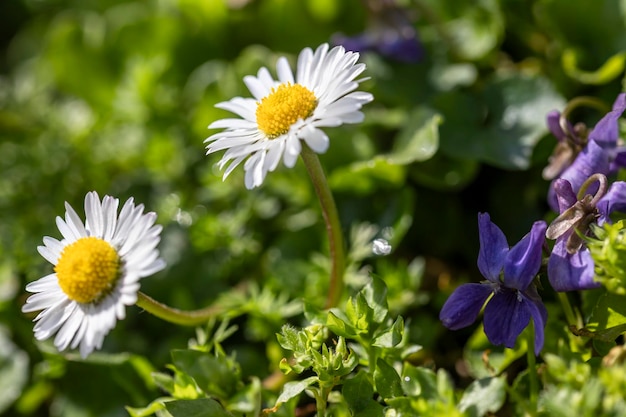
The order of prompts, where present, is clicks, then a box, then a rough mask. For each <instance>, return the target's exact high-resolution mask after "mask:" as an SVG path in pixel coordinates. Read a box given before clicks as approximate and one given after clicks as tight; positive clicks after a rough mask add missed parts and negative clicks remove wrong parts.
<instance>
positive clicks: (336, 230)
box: [300, 143, 346, 308]
mask: <svg viewBox="0 0 626 417" xmlns="http://www.w3.org/2000/svg"><path fill="white" fill-rule="evenodd" d="M300 155H301V156H302V160H303V161H304V165H305V166H306V169H307V171H308V173H309V176H310V177H311V181H312V182H313V187H314V188H315V193H316V194H317V197H318V199H319V201H320V205H321V206H322V215H323V217H324V222H325V223H326V233H327V235H328V242H329V246H330V258H331V260H332V268H331V271H330V282H329V285H328V296H327V298H326V307H327V308H331V307H335V306H336V305H337V303H338V302H339V300H340V299H341V292H342V291H343V274H344V272H345V268H346V266H345V263H346V260H345V254H344V247H343V244H344V243H343V234H342V231H341V223H340V222H339V214H338V213H337V206H336V205H335V199H334V198H333V194H332V193H331V191H330V187H329V186H328V182H327V181H326V175H324V169H323V168H322V164H321V163H320V160H319V158H318V156H317V154H316V153H315V152H313V151H312V150H311V148H309V147H308V146H307V145H306V143H302V152H301V153H300Z"/></svg>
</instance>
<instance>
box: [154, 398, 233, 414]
mask: <svg viewBox="0 0 626 417" xmlns="http://www.w3.org/2000/svg"><path fill="white" fill-rule="evenodd" d="M165 408H166V409H167V411H169V413H170V414H171V415H172V416H173V417H233V415H232V414H231V413H229V412H228V411H226V410H224V407H222V406H221V405H220V403H218V402H217V401H215V400H214V399H211V398H198V399H197V400H177V401H170V402H167V403H165Z"/></svg>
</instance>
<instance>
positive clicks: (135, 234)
mask: <svg viewBox="0 0 626 417" xmlns="http://www.w3.org/2000/svg"><path fill="white" fill-rule="evenodd" d="M118 206H119V200H118V199H116V198H113V197H110V196H104V198H103V199H102V201H100V197H99V196H98V194H97V193H96V192H95V191H93V192H90V193H87V195H86V196H85V217H86V221H85V223H83V221H82V220H81V219H80V218H79V216H78V214H76V212H75V211H74V209H73V208H72V207H71V206H70V205H69V204H67V203H65V210H66V211H65V218H64V219H63V218H61V217H57V219H56V223H57V227H58V228H59V231H60V232H61V235H62V236H63V239H62V240H60V241H59V240H57V239H54V238H52V237H48V236H46V237H44V238H43V243H44V246H39V247H38V248H37V249H38V251H39V253H40V254H41V256H43V257H44V258H45V259H46V260H47V261H48V262H50V263H51V264H53V265H54V273H52V274H50V275H47V276H45V277H43V278H40V279H39V280H37V281H34V282H31V283H29V284H28V285H27V286H26V291H29V292H32V293H34V294H33V295H31V296H30V297H28V299H27V300H26V304H24V306H23V307H22V311H23V312H25V313H29V312H34V311H41V312H40V313H39V314H38V315H37V317H35V319H34V321H35V322H36V324H35V329H34V331H35V337H36V338H37V339H38V340H45V339H48V338H49V337H51V336H52V335H53V334H55V333H56V337H55V338H54V344H55V346H56V347H57V348H58V349H59V350H60V351H63V350H65V349H67V348H68V347H69V348H72V349H74V348H77V347H79V348H80V354H81V356H83V357H86V356H87V355H89V354H90V353H91V352H92V351H93V350H94V349H100V348H101V347H102V342H103V340H104V337H105V336H106V335H107V334H108V333H109V331H111V329H113V328H114V327H115V324H116V321H117V320H122V319H123V318H124V317H125V307H126V306H127V305H132V304H134V303H135V302H136V301H137V291H139V280H140V279H141V278H144V277H147V276H149V275H152V274H154V273H155V272H158V271H160V270H161V269H163V268H164V267H165V262H164V261H163V260H162V259H161V258H159V251H158V250H157V248H156V246H157V245H158V243H159V241H160V236H159V235H160V233H161V229H162V227H161V226H159V225H154V222H155V220H156V214H155V213H152V212H150V213H145V214H144V213H143V210H144V207H143V205H141V204H140V205H138V206H135V204H134V203H133V199H132V198H131V199H129V200H128V201H126V203H125V204H124V206H123V207H122V210H121V212H120V213H119V215H118V212H117V209H118Z"/></svg>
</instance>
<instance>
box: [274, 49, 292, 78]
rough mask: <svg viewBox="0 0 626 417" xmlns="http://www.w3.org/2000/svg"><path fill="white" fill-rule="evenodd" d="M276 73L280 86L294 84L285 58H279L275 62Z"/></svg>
mask: <svg viewBox="0 0 626 417" xmlns="http://www.w3.org/2000/svg"><path fill="white" fill-rule="evenodd" d="M276 72H277V73H278V80H279V81H280V82H281V84H287V83H291V84H293V83H294V79H293V72H291V67H290V66H289V63H288V62H287V58H285V57H283V56H281V57H280V58H278V62H276Z"/></svg>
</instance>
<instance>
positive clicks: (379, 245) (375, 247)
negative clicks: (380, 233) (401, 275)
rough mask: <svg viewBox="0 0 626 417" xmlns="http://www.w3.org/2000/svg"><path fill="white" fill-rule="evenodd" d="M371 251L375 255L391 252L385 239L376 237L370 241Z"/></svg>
mask: <svg viewBox="0 0 626 417" xmlns="http://www.w3.org/2000/svg"><path fill="white" fill-rule="evenodd" d="M372 252H374V254H375V255H382V256H384V255H389V253H391V245H390V244H389V242H387V241H386V240H385V239H380V238H379V239H376V240H374V242H372Z"/></svg>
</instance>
